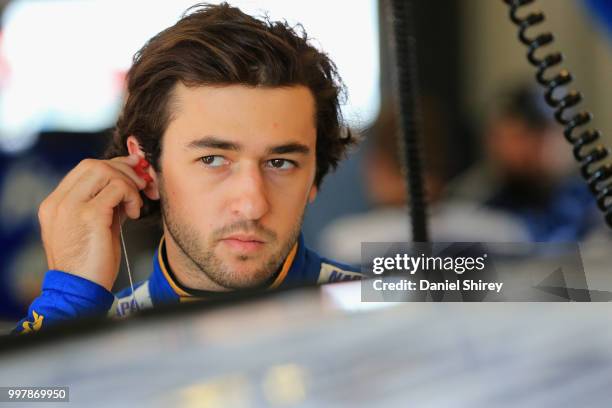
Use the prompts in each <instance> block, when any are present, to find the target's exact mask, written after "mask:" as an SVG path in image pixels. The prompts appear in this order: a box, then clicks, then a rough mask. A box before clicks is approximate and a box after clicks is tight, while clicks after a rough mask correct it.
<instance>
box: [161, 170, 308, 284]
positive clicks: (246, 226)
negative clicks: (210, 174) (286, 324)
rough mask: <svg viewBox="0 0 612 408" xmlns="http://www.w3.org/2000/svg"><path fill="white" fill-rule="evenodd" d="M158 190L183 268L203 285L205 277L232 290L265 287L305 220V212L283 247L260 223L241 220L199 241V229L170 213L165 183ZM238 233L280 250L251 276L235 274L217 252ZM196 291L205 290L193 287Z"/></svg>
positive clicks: (238, 259)
mask: <svg viewBox="0 0 612 408" xmlns="http://www.w3.org/2000/svg"><path fill="white" fill-rule="evenodd" d="M158 187H159V195H160V206H161V210H162V217H163V219H162V221H163V223H164V225H165V227H166V230H167V231H168V233H169V234H170V236H171V237H172V239H173V240H174V242H175V243H176V244H177V246H178V247H179V249H180V251H181V252H182V256H183V257H184V261H186V262H182V264H183V265H191V267H190V268H189V269H191V270H190V271H188V273H189V275H191V276H193V277H194V278H196V279H195V280H196V281H197V280H198V279H197V277H198V275H199V277H200V279H199V280H200V281H202V280H201V276H202V275H205V276H206V277H207V278H208V279H209V280H210V281H212V282H214V283H215V284H217V285H219V286H221V287H223V288H225V289H229V290H240V289H249V288H258V287H262V286H263V284H264V283H266V282H267V281H269V280H270V279H271V278H272V276H273V275H274V274H275V273H276V272H277V271H278V270H279V268H280V267H281V265H282V264H283V262H284V261H285V259H286V258H287V256H288V255H289V252H290V251H291V249H292V248H293V246H294V245H295V243H296V242H297V240H298V237H299V234H300V230H301V227H302V223H303V220H304V213H305V208H304V209H303V210H302V212H301V214H300V216H299V217H298V219H297V220H296V222H295V223H294V228H293V230H292V231H291V233H290V234H289V236H288V237H287V239H286V240H285V241H284V242H282V243H281V244H280V245H276V244H277V243H278V237H277V234H276V233H274V232H273V231H270V230H268V229H266V228H264V227H262V226H261V225H259V223H258V222H257V221H251V220H242V221H238V222H235V223H232V224H230V225H227V226H224V227H222V228H219V229H217V230H215V231H213V232H212V233H211V234H210V235H209V237H208V238H206V239H204V240H202V239H201V238H200V237H201V235H200V234H199V233H198V231H197V230H196V228H194V226H193V224H191V223H189V222H188V220H183V219H180V217H176V216H175V215H176V214H174V213H173V212H172V211H171V210H170V205H169V204H168V201H167V199H166V197H167V196H166V194H165V191H164V189H163V183H161V182H160V183H159V186H158ZM237 232H241V233H252V234H257V235H258V236H262V237H264V238H265V240H266V243H265V244H264V245H265V247H274V246H277V247H278V250H276V251H274V252H273V253H272V254H270V255H269V256H267V257H266V259H264V260H262V261H261V262H260V263H259V265H257V266H256V267H254V268H253V269H252V270H249V271H248V272H244V271H243V272H239V271H236V270H234V269H232V268H231V267H230V266H229V265H227V263H225V262H224V261H223V260H222V259H221V258H220V257H219V256H217V255H216V254H215V252H214V249H215V246H216V245H217V244H218V243H219V242H220V241H219V240H220V239H221V238H223V237H225V236H227V235H229V234H233V233H237ZM231 256H232V257H234V261H235V262H238V263H247V262H250V261H251V260H252V258H253V257H251V256H247V255H231ZM193 289H205V288H197V287H194V288H193Z"/></svg>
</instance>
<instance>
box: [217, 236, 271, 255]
mask: <svg viewBox="0 0 612 408" xmlns="http://www.w3.org/2000/svg"><path fill="white" fill-rule="evenodd" d="M221 243H223V244H225V245H227V246H228V247H230V248H232V249H234V250H236V251H239V252H255V251H258V250H260V249H261V248H262V247H263V246H264V244H265V242H264V241H263V239H261V238H259V237H257V236H255V235H247V234H235V235H230V236H228V237H225V238H223V239H222V240H221Z"/></svg>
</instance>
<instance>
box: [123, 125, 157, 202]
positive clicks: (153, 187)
mask: <svg viewBox="0 0 612 408" xmlns="http://www.w3.org/2000/svg"><path fill="white" fill-rule="evenodd" d="M126 143H127V149H128V152H129V154H135V155H138V156H140V157H142V158H144V157H145V154H144V152H143V151H142V149H141V148H140V143H138V139H136V137H135V136H129V137H128V138H127V142H126ZM147 173H149V175H150V176H151V178H152V179H153V181H152V182H150V183H149V184H147V186H146V187H145V189H144V190H142V192H143V193H144V195H145V196H147V198H149V199H150V200H159V189H158V184H157V173H156V172H155V170H154V169H153V166H149V167H148V168H147Z"/></svg>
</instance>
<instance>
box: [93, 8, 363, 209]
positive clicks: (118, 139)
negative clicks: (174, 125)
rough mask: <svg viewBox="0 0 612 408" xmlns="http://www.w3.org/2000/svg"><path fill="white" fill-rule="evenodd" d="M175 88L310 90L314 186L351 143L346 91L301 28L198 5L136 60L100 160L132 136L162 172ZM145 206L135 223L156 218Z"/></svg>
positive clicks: (123, 151)
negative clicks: (237, 86) (313, 114)
mask: <svg viewBox="0 0 612 408" xmlns="http://www.w3.org/2000/svg"><path fill="white" fill-rule="evenodd" d="M179 82H181V83H183V84H184V85H186V86H203V85H215V86H219V85H221V86H223V85H232V84H240V85H245V86H253V87H254V86H260V87H286V86H296V85H303V86H306V87H307V88H309V89H310V91H311V92H312V95H313V96H314V100H315V104H316V130H317V140H316V164H317V168H316V175H315V184H316V185H317V187H318V186H320V184H321V181H322V180H323V177H324V176H325V175H326V174H327V173H328V172H329V171H330V168H335V167H336V166H337V164H338V162H339V160H340V159H341V158H342V156H343V155H344V154H345V152H346V149H347V147H348V146H350V145H352V144H354V143H355V142H356V138H355V136H354V135H353V133H352V132H351V131H350V129H348V128H347V127H346V126H344V123H343V120H342V115H341V112H340V106H339V105H340V103H341V102H343V101H344V96H345V95H346V93H345V88H344V84H343V83H342V80H341V79H340V77H339V75H338V73H337V70H336V67H335V65H334V63H333V62H332V61H331V60H330V59H329V57H328V56H327V55H326V54H325V53H323V52H321V51H319V50H317V49H316V48H315V47H313V46H312V45H310V44H309V39H308V36H307V34H306V33H305V32H304V29H303V28H302V27H301V26H299V25H298V26H297V27H291V26H289V25H288V24H287V22H286V21H284V22H278V21H276V22H275V21H270V20H269V18H267V17H265V18H263V19H261V20H260V19H256V18H254V17H252V16H249V15H247V14H245V13H243V12H242V11H240V10H239V9H238V8H235V7H231V6H229V5H228V4H227V3H223V4H221V5H207V4H197V5H195V6H193V7H191V8H189V9H188V10H187V11H186V12H185V14H184V15H183V17H182V18H181V19H180V20H179V21H178V22H177V23H176V24H175V25H173V26H172V27H169V28H167V29H165V30H164V31H162V32H160V33H159V34H157V35H156V36H155V37H153V38H151V39H150V40H149V41H148V42H147V43H146V44H145V45H144V47H142V48H141V49H140V51H138V52H137V53H136V55H135V56H134V60H133V64H132V67H131V68H130V70H129V72H128V74H127V96H126V98H127V99H126V101H125V105H124V107H123V110H122V112H121V114H120V115H119V118H118V120H117V124H116V127H115V129H114V132H113V136H112V141H111V143H110V146H109V147H108V149H107V150H106V152H105V153H104V158H111V157H115V156H121V155H127V154H128V152H127V146H126V141H127V138H128V136H130V135H134V136H135V137H136V138H137V139H138V142H139V143H140V146H141V148H142V150H143V151H144V152H145V155H146V158H147V160H148V161H149V162H150V163H151V165H152V166H153V168H154V169H155V171H157V172H161V168H160V163H159V157H160V154H161V146H162V136H163V134H164V132H165V131H166V128H167V126H168V123H169V120H170V119H171V114H172V112H171V111H170V110H171V106H172V104H171V97H172V91H173V89H174V87H175V85H176V84H177V83H179ZM143 200H144V206H143V209H142V211H141V218H142V217H145V216H150V215H155V216H158V215H159V202H157V201H152V200H149V199H147V198H146V197H144V195H143Z"/></svg>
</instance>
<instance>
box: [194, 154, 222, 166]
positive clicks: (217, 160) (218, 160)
mask: <svg viewBox="0 0 612 408" xmlns="http://www.w3.org/2000/svg"><path fill="white" fill-rule="evenodd" d="M200 160H201V161H202V163H204V164H205V165H206V166H208V167H221V166H223V165H224V164H226V163H227V160H226V159H225V157H223V156H214V155H213V156H204V157H202V158H200Z"/></svg>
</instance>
